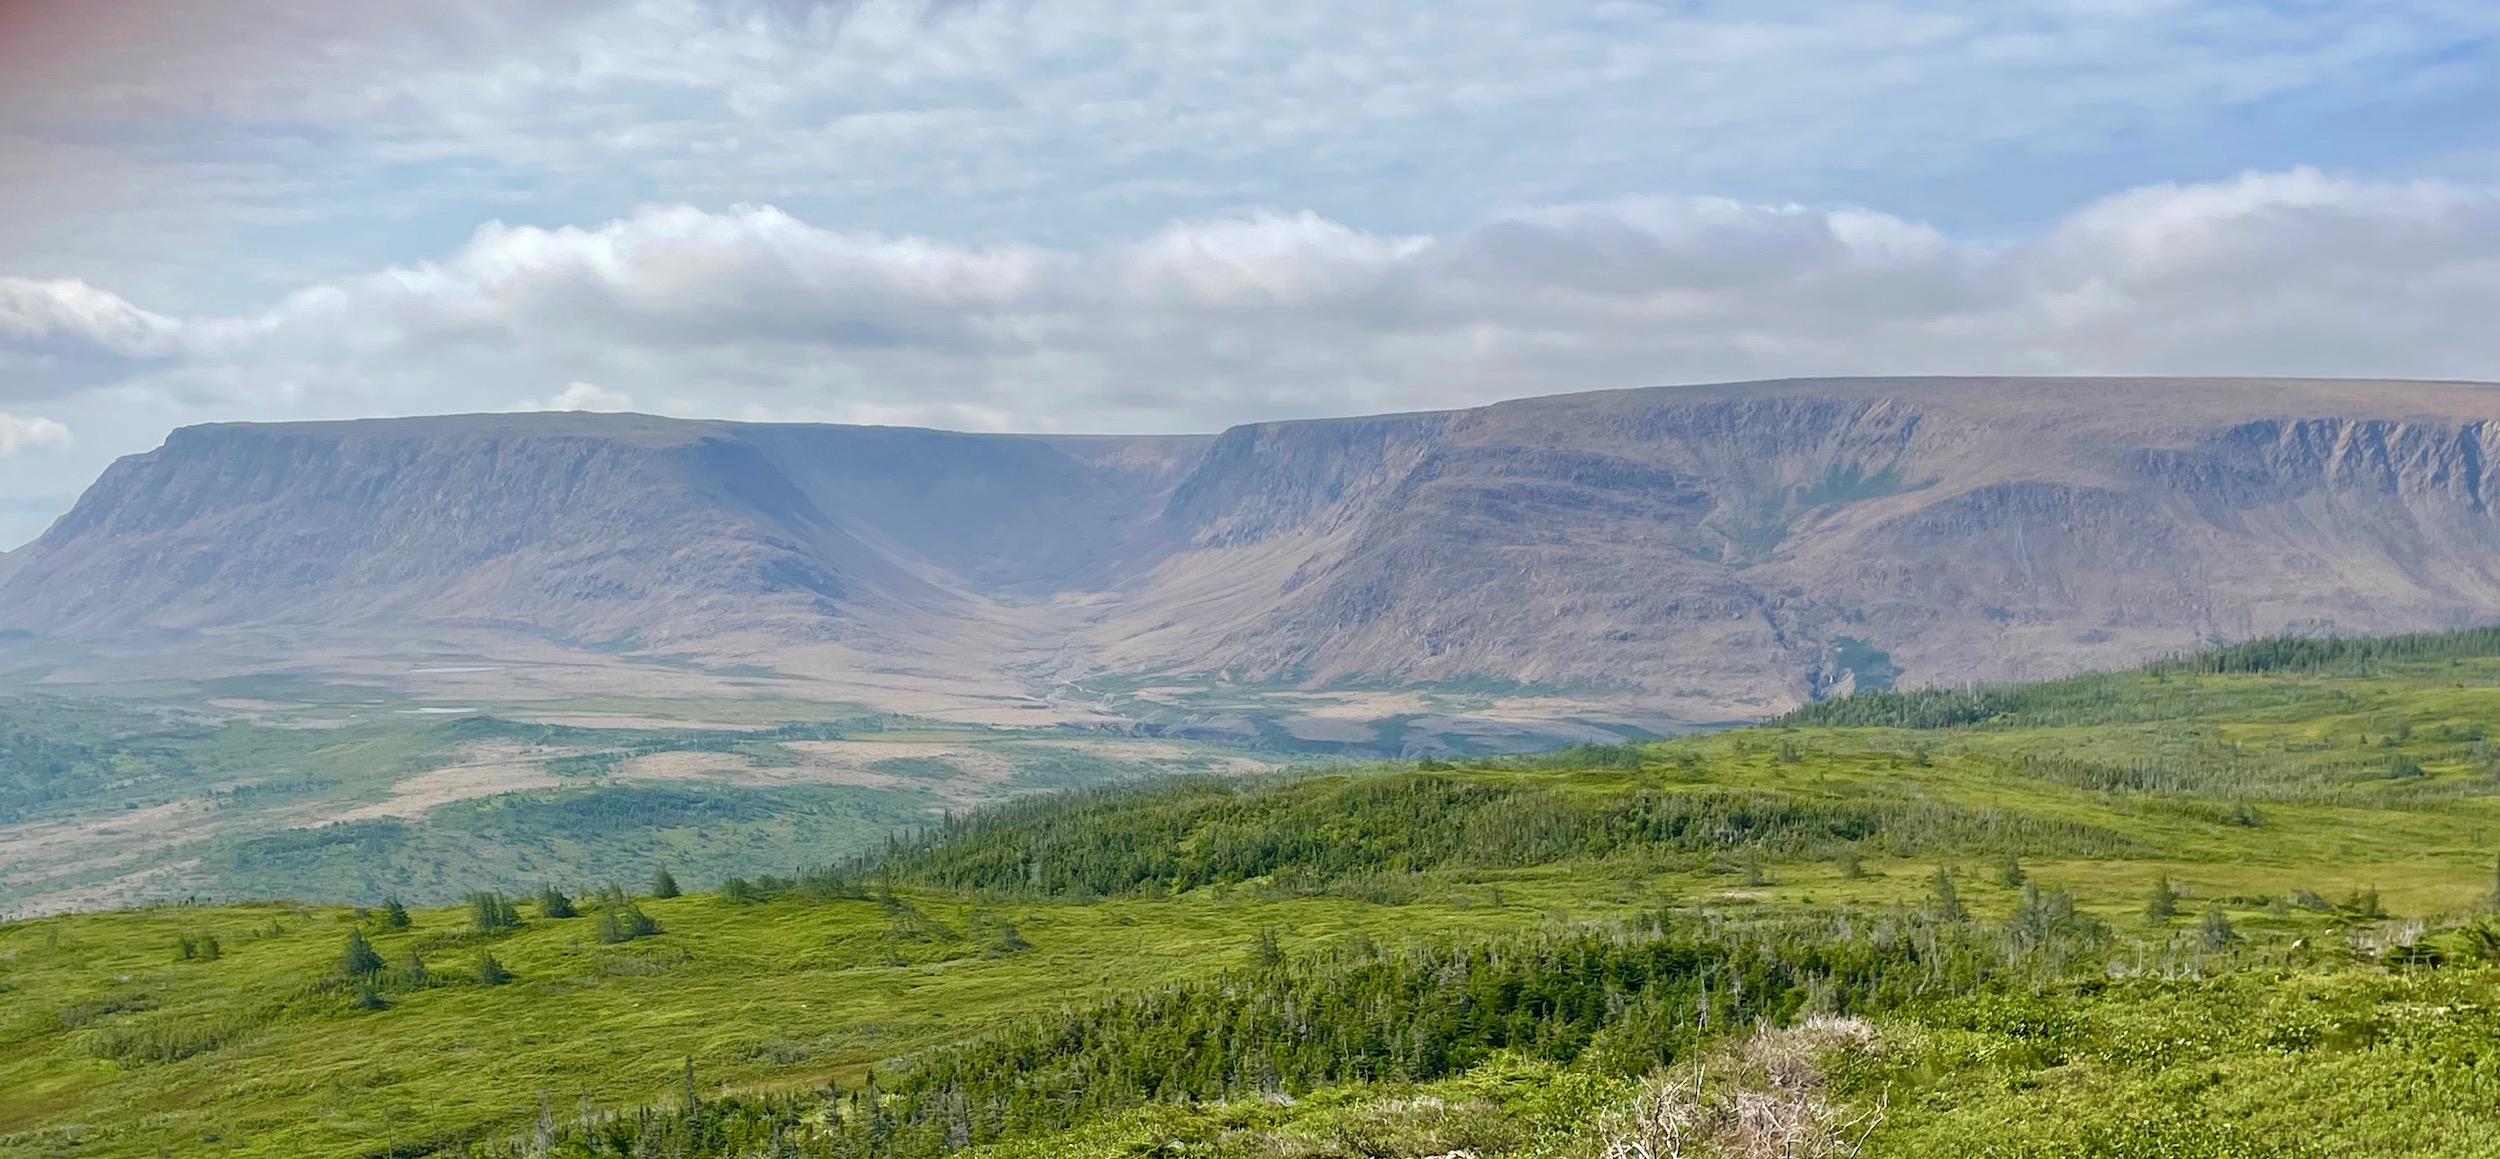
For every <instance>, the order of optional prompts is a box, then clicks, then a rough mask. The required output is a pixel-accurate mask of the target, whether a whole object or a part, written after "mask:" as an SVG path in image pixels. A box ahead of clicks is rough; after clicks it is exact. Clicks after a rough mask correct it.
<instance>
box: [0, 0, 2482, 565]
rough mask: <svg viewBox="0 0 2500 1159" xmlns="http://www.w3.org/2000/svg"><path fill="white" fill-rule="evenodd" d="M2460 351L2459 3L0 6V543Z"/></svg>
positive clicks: (2467, 239) (547, 0)
mask: <svg viewBox="0 0 2500 1159" xmlns="http://www.w3.org/2000/svg"><path fill="white" fill-rule="evenodd" d="M2496 364H2500V5H2494V4H2492V3H2490V2H2489V0H2373V2H2371V3H2367V4H2364V3H2354V2H2341V3H2339V2H2329V0H2048V2H2033V0H1985V2H1982V0H1939V2H1936V3H1927V4H1914V5H1913V4H1893V3H1838V2H1833V3H1805V2H1798V0H1660V2H1648V0H1603V2H1596V3H1583V2H1577V0H1437V2H1435V3H1431V4H1417V3H1413V2H1411V0H1408V2H1404V3H1381V2H1376V0H1326V2H1321V0H1262V2H1260V3H1257V4H1251V3H1243V2H1241V0H1232V2H1229V3H1217V2H1213V0H1172V2H1165V3H1152V2H1150V3H1143V4H1140V3H1133V2H1132V3H1111V2H1108V0H915V2H887V0H837V2H824V3H818V2H813V0H629V2H625V3H588V2H581V0H542V2H531V0H517V2H511V0H508V2H501V3H484V2H471V0H369V2H365V3H359V4H352V5H349V4H313V3H307V2H302V0H288V2H282V0H191V2H185V3H174V2H170V0H0V547H7V546H9V545H13V544H16V543H20V542H23V541H24V540H26V539H28V538H31V537H32V536H34V535H36V534H38V533H39V532H40V531H41V530H42V529H43V528H44V527H45V526H47V525H48V524H49V522H50V521H51V520H52V519H54V518H55V517H57V516H58V515H59V514H60V513H61V512H62V511H63V510H65V509H66V508H67V507H68V506H69V504H70V503H71V502H72V501H74V499H75V497H76V495H77V493H78V492H79V491H80V490H81V489H83V488H84V487H85V486H86V485H87V483H89V482H90V481H92V480H93V478H94V477H95V475H96V473H97V472H98V471H99V470H101V469H102V468H103V467H104V466H105V465H106V464H107V463H109V462H110V461H111V460H112V459H114V458H116V457H118V456H122V455H127V454H134V453H139V452H144V451H146V450H148V449H149V448H151V447H154V446H155V445H157V443H158V442H159V441H161V439H162V438H163V437H164V435H165V433H166V432H167V431H169V430H171V429H173V428H174V427H177V426H182V425H188V424H192V423H201V422H219V421H234V420H270V421H275V420H288V419H317V418H347V417H362V416H375V415H398V414H423V413H443V412H463V411H501V410H516V409H633V410H641V411H647V412H652V413H662V414H674V415H685V416H701V417H717V418H742V419H755V420H789V421H834V422H874V423H903V424H916V425H932V426H944V427H951V428H957V429H970V430H1044V431H1071V432H1080V431H1081V432H1168V431H1209V430H1216V429H1220V428H1222V427H1224V426H1227V425H1230V424H1234V423H1240V422H1250V421H1259V420H1268V419H1282V418H1301V417H1313V416H1323V415H1344V414H1359V413H1371V412H1380V411H1392V410H1412V409H1424V408H1437V407H1448V406H1463V405H1472V404H1478V403H1483V402H1488V401H1492V400H1495V399H1500V398H1510V397H1519V396H1524V395H1535V394H1549V393H1558V392H1563V391H1571V390H1587V389H1602V388H1612V387H1625V386H1647V385H1659V384H1673V383H1689V382H1708V381H1726V380H1735V379H1751V378H1766V377H1779V376H1788V375H1823V374H2192V375H2201V374H2260V375H2276V374H2299V375H2333V376H2402V377H2427V378H2466V379H2478V380H2479V379H2500V365H2496Z"/></svg>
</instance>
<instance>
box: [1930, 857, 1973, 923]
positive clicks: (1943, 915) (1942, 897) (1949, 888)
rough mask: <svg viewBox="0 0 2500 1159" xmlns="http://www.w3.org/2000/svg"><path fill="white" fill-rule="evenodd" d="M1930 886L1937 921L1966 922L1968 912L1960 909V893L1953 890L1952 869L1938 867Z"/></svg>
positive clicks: (1949, 867)
mask: <svg viewBox="0 0 2500 1159" xmlns="http://www.w3.org/2000/svg"><path fill="white" fill-rule="evenodd" d="M1931 885H1932V888H1933V890H1934V895H1935V897H1934V902H1935V914H1936V920H1937V921H1940V922H1959V921H1968V920H1969V919H1970V911H1969V910H1967V909H1964V908H1962V892H1961V891H1960V890H1958V889H1955V888H1953V868H1952V867H1951V866H1938V867H1937V868H1936V876H1935V879H1934V881H1933V882H1932V883H1931Z"/></svg>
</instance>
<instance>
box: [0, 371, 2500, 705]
mask: <svg viewBox="0 0 2500 1159" xmlns="http://www.w3.org/2000/svg"><path fill="white" fill-rule="evenodd" d="M2495 457H2500V389H2495V388H2493V387H2489V386H2483V385H2475V384H2432V383H2407V382H2353V381H2298V380H2158V379H2131V380H2108V379H1831V380H1797V381H1782V382H1766V383H1748V384H1737V385H1729V386H1717V387H1692V388H1682V387H1678V388H1658V389H1648V390H1632V391H1616V392H1606V393H1596V394H1579V395H1567V396H1559V397H1549V398H1536V399H1527V400H1521V401H1517V402H1509V403H1502V404H1499V405H1495V406H1490V407H1484V408H1479V409H1473V410H1460V411H1446V412H1437V413H1426V414H1409V415H1392V416H1383V417H1376V418H1358V419H1342V420H1321V421H1308V422H1282V423H1264V424H1257V425H1251V426H1242V427H1236V428H1233V429H1231V430H1228V431H1225V432H1223V433H1222V434H1220V435H1214V436H1173V437H1138V438H1117V437H1058V436H1042V435H975V434H958V433H951V432H942V431H928V430H916V429H903V428H878V427H843V426H815V425H806V426H802V425H769V424H747V423H726V422H699V421H680V420H671V419H662V418H653V417H647V416H640V415H598V414H578V413H568V414H508V415H470V416H452V417H439V418H413V419H389V420H369V421H360V422H342V423H299V424H271V425H261V424H230V425H218V426H208V427H195V428H189V429H185V430H181V431H178V432H176V433H175V434H174V435H173V436H172V437H170V438H169V439H168V440H167V441H166V443H165V445H164V446H163V447H162V448H160V449H159V450H156V451H154V452H151V453H149V454H145V455H137V456H132V457H130V458H126V459H123V460H122V461H120V462H118V463H116V464H115V465H114V466H113V467H112V468H111V469H110V470H108V471H107V472H106V473H105V475H104V476H103V477H102V478H101V479H99V480H98V481H97V482H96V483H95V485H94V486H93V487H92V488H91V489H90V490H89V491H88V492H87V493H86V495H85V496H84V497H83V498H82V499H81V500H80V502H79V503H78V505H77V506H76V508H75V509H74V510H72V511H71V512H70V513H69V514H68V515H67V516H65V517H63V518H62V519H61V520H60V521H59V523H58V524H57V525H55V526H54V527H53V528H52V529H51V530H50V531H49V532H47V533H46V534H45V535H43V536H42V537H41V538H40V539H38V540H36V541H35V542H34V543H32V544H29V545H27V546H26V547H23V548H21V549H19V550H17V551H15V552H11V553H9V554H8V555H6V556H4V557H0V629H8V630H12V632H13V635H14V636H15V638H16V640H17V643H15V644H14V645H13V646H12V649H13V651H15V652H17V653H18V654H19V656H20V657H21V658H24V657H30V656H32V657H40V658H41V662H42V664H43V665H44V667H43V668H42V669H41V670H40V671H43V672H49V673H51V674H52V678H54V679H61V680H67V679H82V680H83V679H99V678H127V677H130V676H134V675H141V674H144V673H145V671H148V670H154V671H162V670H163V669H164V666H165V665H167V664H169V663H170V664H176V665H187V666H194V667H196V668H198V669H199V670H201V671H210V670H214V671H219V672H228V671H251V670H288V671H301V672H317V673H332V674H348V675H355V674H359V673H362V674H364V675H367V676H374V675H377V674H379V675H387V674H390V673H395V672H405V671H407V670H408V669H409V668H410V667H411V666H413V665H423V664H426V663H427V662H429V661H442V660H447V659H451V660H456V659H461V658H468V659H473V660H480V661H483V663H479V664H475V665H467V666H471V667H478V668H487V669H495V670H499V671H500V670H502V669H504V668H505V667H506V666H509V667H511V668H512V669H514V670H527V671H529V672H531V673H534V675H531V676H530V677H529V678H528V679H530V680H539V681H542V682H544V681H552V682H555V683H559V684H561V683H567V682H570V683H571V684H574V685H583V686H589V685H597V684H599V682H600V681H602V680H617V679H622V677H620V676H618V675H617V673H620V672H634V673H642V674H646V675H647V674H649V673H652V672H655V671H656V672H659V673H661V674H663V675H665V676H667V678H668V679H670V680H676V681H685V682H697V683H700V682H711V683H722V682H728V683H738V682H742V681H752V680H756V679H766V680H768V681H779V682H781V683H780V684H779V685H776V687H777V688H779V690H780V691H782V692H784V693H791V694H803V695H823V696H843V697H850V698H855V699H860V700H863V701H866V702H869V703H882V704H891V705H893V706H895V707H898V708H904V709H910V710H914V711H928V710H931V709H932V708H935V709H938V710H941V711H947V710H951V711H955V712H958V713H959V714H962V715H966V716H969V717H974V718H986V717H992V716H998V715H1000V714H1005V715H1006V717H1008V718H1012V719H1018V720H1026V719H1032V718H1034V716H1035V714H1039V715H1041V716H1050V717H1056V718H1065V719H1093V720H1105V719H1112V718H1118V717H1120V716H1122V715H1123V714H1124V713H1125V712H1126V710H1125V709H1123V708H1121V707H1119V706H1118V705H1115V704H1113V703H1112V702H1111V701H1110V700H1108V699H1106V698H1105V697H1104V695H1103V693H1102V690H1103V689H1106V688H1119V689H1126V690H1132V691H1140V692H1141V694H1143V695H1145V696H1146V697H1147V699H1149V700H1152V699H1153V692H1152V690H1153V689H1154V688H1155V687H1156V686H1157V685H1158V684H1166V683H1172V682H1174V681H1179V682H1182V683H1186V682H1187V681H1189V680H1200V681H1204V680H1207V679H1214V680H1217V681H1219V682H1224V683H1227V684H1228V685H1229V686H1232V687H1236V688H1250V689H1257V688H1266V689H1274V690H1276V691H1278V692H1280V693H1284V694H1289V695H1290V694H1293V693H1294V690H1300V691H1301V692H1302V693H1315V692H1318V691H1323V690H1334V691H1336V692H1341V693H1348V694H1357V693H1359V694H1363V695H1369V696H1373V697H1375V698H1382V697H1385V698H1387V699H1383V700H1379V701H1378V705H1386V706H1387V707H1385V708H1382V709H1381V711H1382V712H1383V713H1386V712H1388V711H1392V710H1394V709H1395V704H1394V703H1393V702H1394V700H1395V698H1396V697H1397V696H1399V695H1401V694H1402V693H1401V691H1400V690H1403V689H1409V688H1415V687H1438V688H1472V689H1476V690H1479V691H1481V692H1483V693H1484V694H1486V695H1489V696H1492V697H1494V698H1495V699H1496V700H1499V701H1501V702H1503V703H1504V704H1507V705H1509V707H1508V708H1507V709H1504V710H1502V711H1505V712H1508V713H1510V714H1511V715H1513V716H1517V717H1519V718H1520V719H1531V718H1540V717H1545V718H1551V719H1555V720H1561V719H1564V718H1571V719H1575V720H1580V721H1599V722H1605V721H1617V722H1624V723H1636V724H1640V725H1641V726H1642V727H1666V726H1668V725H1672V724H1673V723H1675V722H1676V721H1678V720H1683V721H1706V720H1718V719H1729V718H1734V717H1742V716H1752V715H1759V714H1763V713H1767V712H1770V711H1774V710H1777V709H1781V708H1785V707H1788V706H1791V705H1793V704H1796V703H1798V702H1800V701H1803V700H1807V699H1812V698H1816V697H1821V696H1828V695H1832V694H1835V693H1840V692H1845V691H1847V690H1849V689H1851V688H1855V687H1865V686H1867V685H1869V684H1870V683H1875V684H1880V683H1885V682H1889V681H1894V680H1898V681H1900V682H1902V683H1905V684H1933V683H1960V682H1962V681H1965V680H1973V679H1977V680H1994V679H2008V678H2032V677H2042V676H2050V675H2056V674H2061V673H2067V672H2073V671H2077V670H2081V669H2085V668H2091V667H2102V666H2108V665H2113V664H2120V663H2125V662H2128V661H2132V660H2136V659H2140V658H2143V657H2147V656H2150V655H2154V654H2158V653H2162V652H2167V651H2172V650H2178V649H2185V648H2189V647H2193V646H2196V645H2199V644H2201V643H2204V642H2207V641H2211V640H2229V639H2239V638H2245V637H2249V636H2254V635H2260V634H2266V633H2272V632H2279V631H2286V630H2290V631H2302V632H2323V631H2336V632H2356V633H2357V632H2384V631H2395V630H2407V629H2418V628H2436V627H2448V626H2455V625H2460V624H2465V623H2470V622H2487V621H2490V620H2494V619H2500V518H2496V517H2495V514H2494V512H2495V506H2500V478H2494V477H2493V471H2492V467H2491V464H2492V462H2493V460H2494V458H2495ZM28 633H31V634H32V637H33V638H32V640H31V641H30V640H28V639H27V637H26V634H28ZM653 661H658V662H661V664H662V665H663V666H661V667H655V666H654V664H653V663H652V662H653ZM637 662H639V663H637ZM443 666H451V667H458V666H462V665H443ZM26 671H28V672H32V671H34V670H26ZM480 679H481V680H485V679H495V680H503V679H516V677H510V676H493V677H481V678H480ZM524 683H527V681H526V680H525V681H524ZM466 691H467V692H468V693H470V694H478V695H484V694H489V692H488V690H486V689H485V688H484V686H483V685H477V684H473V685H470V686H467V688H466ZM1376 707H1377V706H1376ZM1349 711H1355V710H1349ZM1359 714H1360V713H1359V712H1357V715H1359Z"/></svg>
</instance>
